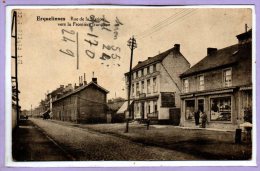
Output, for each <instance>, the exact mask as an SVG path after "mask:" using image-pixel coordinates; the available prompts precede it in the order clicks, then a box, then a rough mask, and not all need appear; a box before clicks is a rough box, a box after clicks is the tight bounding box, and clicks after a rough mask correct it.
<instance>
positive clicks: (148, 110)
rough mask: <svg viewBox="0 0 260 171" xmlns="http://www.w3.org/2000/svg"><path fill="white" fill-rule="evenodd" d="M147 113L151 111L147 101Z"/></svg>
mask: <svg viewBox="0 0 260 171" xmlns="http://www.w3.org/2000/svg"><path fill="white" fill-rule="evenodd" d="M147 113H151V106H150V102H149V101H148V102H147Z"/></svg>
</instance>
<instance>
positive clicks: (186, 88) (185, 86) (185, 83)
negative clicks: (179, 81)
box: [183, 79, 189, 93]
mask: <svg viewBox="0 0 260 171" xmlns="http://www.w3.org/2000/svg"><path fill="white" fill-rule="evenodd" d="M183 92H184V93H188V92H189V80H188V79H184V80H183Z"/></svg>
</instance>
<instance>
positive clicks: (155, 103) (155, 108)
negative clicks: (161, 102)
mask: <svg viewBox="0 0 260 171" xmlns="http://www.w3.org/2000/svg"><path fill="white" fill-rule="evenodd" d="M153 107H154V108H153V109H154V110H153V111H154V112H155V113H157V110H158V109H157V101H153Z"/></svg>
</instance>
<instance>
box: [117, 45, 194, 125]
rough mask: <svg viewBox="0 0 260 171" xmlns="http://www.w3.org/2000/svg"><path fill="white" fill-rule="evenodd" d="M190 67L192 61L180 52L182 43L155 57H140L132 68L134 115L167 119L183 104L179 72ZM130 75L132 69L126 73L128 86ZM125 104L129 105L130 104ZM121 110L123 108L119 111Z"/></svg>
mask: <svg viewBox="0 0 260 171" xmlns="http://www.w3.org/2000/svg"><path fill="white" fill-rule="evenodd" d="M189 67H190V63H189V62H188V61H187V60H186V58H185V57H184V56H183V55H182V54H181V52H180V45H179V44H175V45H174V47H173V48H171V49H169V50H167V51H165V52H163V53H160V54H158V55H156V56H154V57H148V59H147V60H145V61H139V62H138V64H137V65H136V66H135V67H134V68H133V72H132V85H131V104H132V118H133V119H140V120H145V119H147V118H149V119H154V120H157V121H159V122H168V121H169V119H170V109H179V108H180V93H181V79H180V78H179V76H180V74H181V73H183V72H184V71H186V70H187V69H188V68H189ZM128 75H129V73H126V74H125V76H126V89H127V90H128V85H129V80H128V78H129V77H128ZM126 103H127V102H126ZM124 106H125V108H126V109H127V104H125V105H124ZM126 109H124V110H126ZM122 110H123V109H122V108H121V109H120V111H122ZM177 111H178V110H177Z"/></svg>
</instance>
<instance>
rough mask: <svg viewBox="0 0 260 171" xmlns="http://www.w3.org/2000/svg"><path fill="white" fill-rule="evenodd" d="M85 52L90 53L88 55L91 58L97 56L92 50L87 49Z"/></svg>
mask: <svg viewBox="0 0 260 171" xmlns="http://www.w3.org/2000/svg"><path fill="white" fill-rule="evenodd" d="M85 53H86V54H87V55H88V57H90V58H92V59H93V58H95V53H94V52H92V51H90V50H85Z"/></svg>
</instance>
